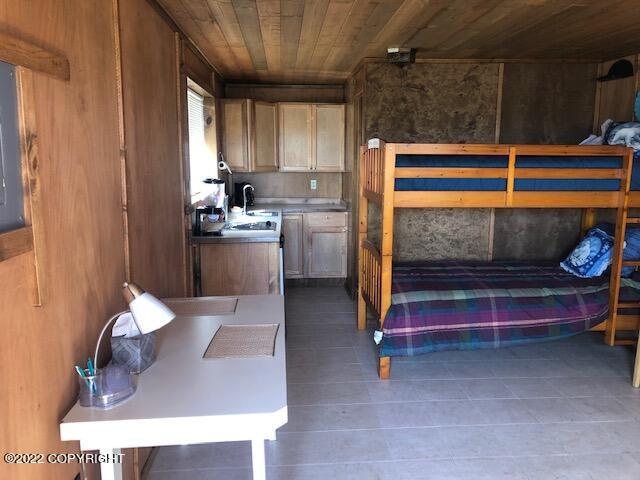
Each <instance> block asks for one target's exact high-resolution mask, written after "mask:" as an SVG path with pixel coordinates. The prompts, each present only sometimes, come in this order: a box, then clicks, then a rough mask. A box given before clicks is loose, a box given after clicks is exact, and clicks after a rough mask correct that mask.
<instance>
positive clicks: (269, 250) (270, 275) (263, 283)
mask: <svg viewBox="0 0 640 480" xmlns="http://www.w3.org/2000/svg"><path fill="white" fill-rule="evenodd" d="M198 248H199V250H200V252H199V253H200V255H199V258H200V265H199V271H200V288H201V292H200V295H202V296H208V295H264V294H278V293H279V292H280V278H279V270H280V259H279V250H280V244H279V243H278V242H264V243H257V242H234V243H203V244H200V245H199V247H198Z"/></svg>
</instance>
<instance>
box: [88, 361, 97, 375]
mask: <svg viewBox="0 0 640 480" xmlns="http://www.w3.org/2000/svg"><path fill="white" fill-rule="evenodd" d="M87 370H89V373H90V374H91V375H92V376H93V375H95V374H96V369H95V368H93V362H92V361H91V357H89V358H88V359H87Z"/></svg>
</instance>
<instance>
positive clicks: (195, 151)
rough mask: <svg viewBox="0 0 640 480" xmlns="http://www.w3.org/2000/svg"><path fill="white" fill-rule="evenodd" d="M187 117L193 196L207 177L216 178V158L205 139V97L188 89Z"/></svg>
mask: <svg viewBox="0 0 640 480" xmlns="http://www.w3.org/2000/svg"><path fill="white" fill-rule="evenodd" d="M187 117H188V123H189V165H190V172H189V173H190V177H191V197H194V196H196V195H198V194H199V193H201V192H202V191H203V187H204V184H203V183H202V180H203V179H205V178H215V177H216V176H217V175H216V170H217V168H215V167H216V166H215V158H214V159H213V160H212V159H211V158H210V157H211V155H210V152H209V150H208V147H207V142H206V140H205V135H204V131H205V123H204V98H203V97H202V95H199V94H198V93H196V92H194V91H193V90H191V89H189V90H187Z"/></svg>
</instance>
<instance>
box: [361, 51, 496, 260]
mask: <svg viewBox="0 0 640 480" xmlns="http://www.w3.org/2000/svg"><path fill="white" fill-rule="evenodd" d="M498 71H499V66H498V65H497V64H488V63H485V64H415V65H410V66H405V67H399V66H396V65H390V64H384V63H383V64H367V66H366V80H365V81H366V84H365V106H364V129H365V135H366V138H370V137H373V136H378V137H380V138H382V139H384V140H386V141H389V142H417V143H492V142H493V139H494V135H495V124H496V104H497V103H496V100H497V95H498ZM377 213H378V212H377V211H376V210H375V209H374V210H372V213H371V217H372V218H371V222H370V226H371V228H377V225H378V224H379V215H377ZM489 221H490V211H489V210H488V209H476V210H467V209H462V210H457V209H447V210H442V209H429V210H414V209H402V210H396V215H395V221H394V229H395V230H394V255H396V256H395V258H396V259H397V260H400V261H409V260H436V259H442V258H456V259H486V258H487V254H488V251H489V234H488V231H489V228H488V226H489Z"/></svg>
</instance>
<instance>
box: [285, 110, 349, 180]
mask: <svg viewBox="0 0 640 480" xmlns="http://www.w3.org/2000/svg"><path fill="white" fill-rule="evenodd" d="M278 112H279V132H278V135H279V140H280V142H279V144H280V151H279V164H280V170H281V171H283V172H308V171H321V172H341V171H343V170H344V149H345V106H344V105H340V104H307V103H280V104H278Z"/></svg>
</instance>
